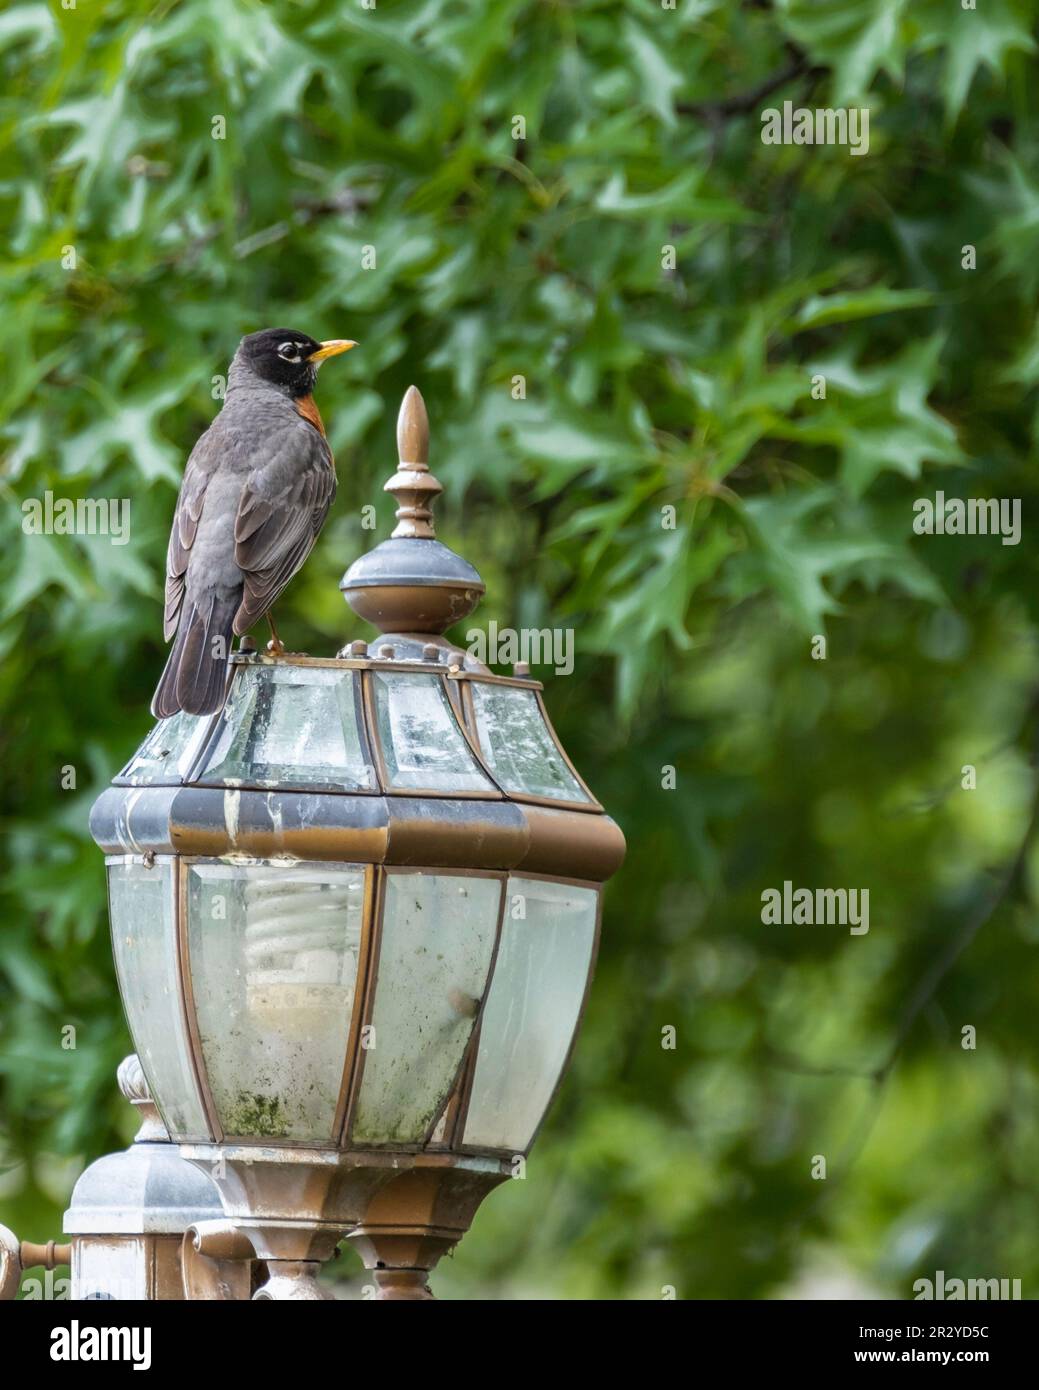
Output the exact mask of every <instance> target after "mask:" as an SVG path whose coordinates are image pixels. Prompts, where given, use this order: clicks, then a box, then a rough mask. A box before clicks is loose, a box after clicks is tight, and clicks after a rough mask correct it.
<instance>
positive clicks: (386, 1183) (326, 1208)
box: [180, 1144, 511, 1301]
mask: <svg viewBox="0 0 1039 1390" xmlns="http://www.w3.org/2000/svg"><path fill="white" fill-rule="evenodd" d="M180 1152H181V1154H182V1156H183V1157H184V1158H186V1159H189V1160H190V1161H191V1162H192V1163H193V1164H195V1166H196V1167H197V1168H200V1169H201V1170H202V1171H203V1172H205V1173H206V1174H207V1176H208V1177H210V1178H211V1179H212V1181H213V1183H214V1184H215V1186H216V1188H217V1191H218V1192H219V1194H220V1200H221V1203H222V1204H223V1208H224V1212H225V1214H226V1216H227V1219H228V1221H229V1222H230V1223H231V1225H232V1226H233V1227H234V1228H235V1230H236V1231H237V1232H239V1233H240V1234H241V1235H243V1236H245V1237H246V1238H247V1239H248V1241H249V1243H250V1245H251V1246H252V1249H253V1251H254V1252H255V1255H256V1258H257V1259H259V1260H264V1261H266V1262H267V1265H268V1271H269V1278H268V1281H267V1283H266V1284H265V1285H264V1286H263V1287H262V1288H261V1289H259V1290H258V1291H257V1292H256V1293H255V1294H254V1295H253V1296H254V1298H258V1299H265V1300H268V1299H269V1300H281V1299H321V1298H330V1297H332V1295H331V1294H329V1293H328V1292H327V1291H326V1290H325V1288H324V1286H323V1285H321V1284H320V1283H319V1282H318V1279H317V1275H318V1272H319V1270H320V1268H321V1265H322V1263H323V1262H324V1261H325V1260H328V1259H330V1258H331V1256H332V1255H333V1254H334V1252H335V1248H336V1246H337V1245H338V1243H339V1241H340V1240H341V1239H342V1238H343V1237H344V1236H345V1237H346V1239H347V1240H349V1241H350V1243H351V1244H352V1245H353V1246H354V1247H355V1248H356V1249H357V1251H358V1253H359V1254H360V1256H361V1258H362V1259H363V1260H364V1264H365V1267H366V1268H367V1269H369V1270H371V1271H372V1274H373V1276H374V1281H375V1289H376V1293H375V1298H376V1299H377V1300H380V1301H381V1300H398V1299H407V1300H415V1299H428V1298H432V1297H433V1294H432V1292H431V1291H430V1289H429V1285H428V1277H429V1271H430V1270H431V1269H432V1268H433V1267H434V1265H435V1264H436V1263H437V1261H438V1260H439V1259H440V1257H441V1256H442V1255H444V1254H445V1253H446V1252H447V1251H448V1250H450V1249H452V1248H453V1247H454V1246H455V1245H457V1244H458V1242H459V1241H460V1240H461V1238H462V1237H463V1236H464V1235H465V1233H466V1231H468V1229H469V1227H470V1225H471V1224H472V1220H473V1217H474V1216H475V1214H476V1211H477V1209H478V1207H479V1205H480V1203H481V1202H482V1201H483V1199H484V1198H485V1197H486V1196H487V1194H488V1193H489V1192H491V1191H492V1190H493V1189H494V1188H495V1187H497V1186H498V1185H499V1184H500V1183H503V1182H505V1181H506V1180H507V1179H508V1178H509V1176H510V1171H511V1170H510V1168H509V1166H508V1164H507V1163H506V1162H505V1161H503V1160H501V1159H496V1158H481V1157H475V1156H470V1155H461V1154H449V1153H419V1154H408V1153H390V1152H376V1151H367V1150H350V1151H348V1152H345V1153H338V1152H335V1151H320V1150H315V1149H298V1148H293V1149H289V1148H267V1147H265V1146H258V1145H257V1146H251V1145H250V1146H246V1145H236V1146H231V1145H218V1144H182V1145H181V1146H180Z"/></svg>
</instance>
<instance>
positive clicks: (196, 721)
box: [120, 711, 212, 786]
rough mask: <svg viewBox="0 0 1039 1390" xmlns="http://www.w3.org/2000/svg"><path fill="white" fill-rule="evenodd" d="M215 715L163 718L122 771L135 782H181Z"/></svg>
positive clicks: (176, 715)
mask: <svg viewBox="0 0 1039 1390" xmlns="http://www.w3.org/2000/svg"><path fill="white" fill-rule="evenodd" d="M211 719H212V716H211V715H208V714H203V715H198V714H185V713H184V712H183V711H181V713H180V714H175V715H173V716H172V718H170V719H160V720H159V722H158V724H156V725H155V727H154V729H152V731H151V733H150V734H149V735H148V737H147V738H146V739H145V740H144V742H143V743H142V744H141V746H140V748H138V750H137V752H136V753H135V754H134V755H133V757H132V758H131V759H130V761H129V762H128V763H127V765H126V766H125V767H124V768H123V770H122V772H121V773H120V776H121V777H125V778H126V779H127V780H128V781H130V782H132V783H133V784H134V785H135V786H148V785H155V784H156V783H162V782H166V783H170V782H181V781H183V779H184V778H185V777H186V776H187V774H188V772H189V771H190V769H191V764H192V763H193V762H194V761H195V757H196V756H197V754H198V752H199V747H200V745H201V743H202V739H203V736H204V734H205V732H206V730H207V729H208V728H209V725H210V722H211Z"/></svg>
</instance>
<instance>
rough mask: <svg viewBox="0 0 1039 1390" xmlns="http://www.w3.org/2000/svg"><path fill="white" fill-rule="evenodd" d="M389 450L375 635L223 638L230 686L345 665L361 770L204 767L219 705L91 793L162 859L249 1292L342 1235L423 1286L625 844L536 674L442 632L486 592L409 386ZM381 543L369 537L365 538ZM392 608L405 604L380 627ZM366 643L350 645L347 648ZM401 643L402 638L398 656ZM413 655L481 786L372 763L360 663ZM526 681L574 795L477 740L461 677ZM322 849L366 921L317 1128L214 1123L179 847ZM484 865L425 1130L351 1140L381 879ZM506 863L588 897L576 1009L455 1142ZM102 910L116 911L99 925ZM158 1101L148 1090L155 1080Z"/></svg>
mask: <svg viewBox="0 0 1039 1390" xmlns="http://www.w3.org/2000/svg"><path fill="white" fill-rule="evenodd" d="M398 446H399V451H400V458H401V462H400V465H399V468H398V470H397V472H396V473H395V474H394V477H393V478H391V480H390V482H389V483H388V484H387V488H388V489H389V490H390V491H393V492H395V493H397V494H398V495H400V496H401V498H402V505H401V507H400V509H399V510H398V514H397V515H398V522H399V524H398V528H397V530H396V531H395V532H394V533H393V537H391V540H390V541H388V542H384V543H383V546H381V547H377V548H376V549H375V550H374V551H371V552H369V554H368V555H367V556H365V557H362V560H361V561H358V562H357V563H356V564H355V565H354V566H352V567H351V569H350V570H349V571H348V573H347V575H346V576H344V580H343V584H342V586H341V587H342V588H343V590H344V592H345V593H346V595H347V598H348V601H350V602H351V603H352V604H353V605H354V607H355V608H356V609H357V610H358V611H359V612H361V613H362V615H363V616H366V617H368V618H369V619H370V620H372V621H374V622H375V623H376V624H377V625H378V626H382V627H383V631H384V634H385V636H384V643H383V644H381V645H380V648H379V650H378V651H377V652H376V653H375V654H372V653H371V652H370V651H369V650H368V649H367V648H366V647H364V644H359V643H355V644H353V645H352V647H351V649H350V650H349V652H348V653H343V654H342V655H340V656H339V657H337V658H314V657H307V656H284V655H283V656H268V655H260V654H257V653H255V652H251V651H248V650H247V651H244V652H239V653H237V654H236V655H235V656H234V657H233V658H232V660H231V662H230V663H229V672H228V691H230V689H231V683H232V682H233V680H234V679H235V675H236V673H237V672H240V671H242V670H243V668H245V669H248V668H254V667H260V668H262V667H265V666H276V667H278V668H282V669H284V668H289V669H293V668H298V669H302V670H306V669H325V670H329V669H330V670H336V671H342V672H344V673H346V672H352V673H355V674H354V675H353V678H352V682H351V683H352V685H354V687H355V689H354V692H353V694H354V703H353V709H354V715H355V719H356V721H357V733H358V737H359V741H360V748H361V751H362V755H363V757H364V760H365V763H366V766H367V767H368V769H369V771H370V776H371V781H372V785H371V786H365V787H356V788H355V787H350V788H347V787H345V786H344V785H343V784H339V785H335V784H333V783H324V784H322V783H317V784H313V783H305V782H303V781H302V780H297V782H296V783H293V782H292V780H291V779H287V780H284V781H283V780H278V781H277V782H275V783H272V782H270V781H264V780H252V781H250V780H248V779H243V780H236V781H235V782H234V784H233V785H231V784H230V783H228V782H222V781H218V780H217V779H216V778H213V777H212V776H210V777H209V778H208V779H207V775H206V772H205V769H206V768H207V766H208V764H209V761H210V759H211V758H212V756H213V754H214V751H215V749H216V747H217V744H218V741H219V738H220V735H221V725H222V720H223V711H221V712H218V713H217V714H215V715H214V716H212V718H211V720H210V722H209V724H208V726H207V727H206V728H205V732H204V733H203V734H202V735H201V736H200V737H199V738H198V740H197V742H196V743H195V744H194V751H193V754H192V756H191V763H190V766H188V767H187V768H186V769H185V774H184V776H183V777H174V776H172V775H171V776H168V777H166V778H165V779H163V778H159V779H155V780H153V779H151V778H142V777H137V776H135V775H134V774H133V773H132V772H131V770H130V769H131V768H132V766H133V763H131V764H130V765H128V768H127V769H125V770H124V772H123V773H121V774H120V775H119V776H118V777H117V778H116V779H115V780H114V783H113V785H112V787H110V788H109V789H108V790H107V791H106V792H104V793H103V794H102V796H101V797H100V798H99V800H98V801H97V803H96V804H95V807H94V809H93V812H92V815H91V831H92V833H93V835H94V838H95V840H96V841H97V843H98V844H99V845H100V846H101V848H102V849H103V850H104V851H105V852H106V858H107V862H109V863H123V862H127V860H129V861H130V862H133V863H140V864H144V865H155V866H159V865H161V864H167V863H168V864H169V865H170V866H171V878H172V885H173V888H172V891H173V911H174V923H175V946H176V971H177V988H178V996H179V1009H180V1013H181V1018H182V1022H183V1024H184V1030H185V1036H186V1039H187V1045H188V1049H189V1053H190V1058H191V1067H192V1073H193V1076H194V1079H195V1082H196V1086H197V1089H198V1095H199V1097H200V1099H201V1102H202V1110H203V1113H204V1115H205V1118H206V1121H207V1124H208V1126H209V1133H208V1135H204V1136H203V1135H200V1136H198V1137H197V1138H194V1137H193V1138H191V1139H190V1140H188V1139H181V1140H180V1141H179V1142H180V1149H181V1153H182V1155H183V1156H184V1157H186V1158H189V1159H190V1160H191V1161H192V1162H193V1163H195V1164H196V1165H197V1166H199V1167H201V1168H202V1169H203V1170H204V1171H206V1172H207V1173H208V1175H209V1176H210V1177H211V1178H212V1179H213V1181H214V1183H215V1184H216V1186H217V1188H218V1190H219V1192H220V1196H221V1200H222V1202H223V1206H224V1212H225V1216H226V1217H227V1220H228V1222H229V1223H230V1228H231V1229H233V1231H234V1232H237V1233H238V1235H239V1236H245V1237H247V1238H248V1241H249V1242H250V1248H251V1250H252V1251H253V1252H254V1253H255V1257H256V1258H257V1259H260V1260H264V1261H267V1262H268V1266H269V1269H270V1279H269V1282H268V1285H267V1286H265V1290H261V1292H260V1293H259V1294H258V1295H257V1296H258V1297H267V1298H317V1297H326V1296H327V1294H325V1293H324V1292H323V1290H322V1286H319V1285H318V1284H317V1282H316V1280H315V1278H314V1274H315V1273H316V1270H317V1268H318V1265H319V1263H320V1262H321V1261H322V1260H325V1259H327V1258H329V1256H330V1255H331V1254H332V1253H333V1251H334V1248H335V1246H336V1244H337V1243H338V1241H339V1239H340V1238H341V1237H342V1236H343V1235H344V1234H345V1236H346V1238H347V1239H349V1240H350V1241H351V1242H352V1243H354V1244H355V1246H356V1247H357V1248H358V1250H359V1251H360V1253H361V1255H362V1257H363V1258H364V1260H365V1263H366V1265H367V1267H368V1268H369V1269H371V1270H372V1272H373V1275H374V1277H375V1281H376V1284H377V1287H378V1290H379V1292H378V1295H377V1296H378V1297H380V1298H387V1299H396V1298H409V1299H410V1298H425V1297H431V1296H432V1295H431V1294H430V1293H429V1291H428V1285H427V1277H428V1272H429V1269H430V1268H431V1267H432V1265H433V1264H434V1263H435V1262H436V1260H437V1259H439V1257H440V1255H441V1254H443V1253H444V1251H445V1250H448V1249H450V1248H451V1247H452V1246H453V1245H454V1244H455V1243H456V1242H457V1241H458V1240H459V1239H460V1238H461V1236H462V1235H463V1234H464V1233H465V1231H466V1230H467V1229H468V1226H469V1224H470V1222H471V1220H472V1218H473V1215H474V1214H475V1211H476V1209H477V1207H478V1206H479V1204H480V1202H481V1201H482V1200H483V1198H484V1197H485V1196H486V1194H487V1193H488V1192H489V1191H491V1190H492V1189H493V1188H494V1187H496V1186H498V1185H499V1184H500V1183H502V1182H504V1181H506V1180H507V1179H508V1178H509V1177H510V1176H511V1175H512V1174H513V1173H514V1171H515V1170H516V1166H517V1161H518V1160H519V1159H521V1158H523V1157H525V1155H526V1154H527V1153H528V1152H529V1150H530V1147H531V1145H532V1144H533V1142H534V1140H535V1139H536V1137H537V1133H538V1131H539V1130H540V1124H541V1123H543V1122H544V1114H546V1113H547V1111H548V1109H549V1108H550V1107H551V1103H552V1098H554V1096H555V1092H556V1090H557V1089H558V1086H559V1084H561V1081H562V1078H563V1076H564V1075H565V1073H566V1070H567V1067H568V1065H569V1062H570V1057H571V1055H572V1051H573V1047H574V1044H575V1041H576V1037H577V1032H578V1030H579V1027H580V1022H581V1018H582V1016H583V1012H584V1006H585V1003H586V1002H587V997H588V990H589V988H590V983H591V979H592V974H593V972H594V967H595V960H596V955H597V951H598V944H599V935H600V930H601V909H602V893H601V886H602V884H603V882H604V881H605V880H606V879H607V878H609V877H610V875H611V874H612V873H613V872H615V870H616V869H617V868H618V867H619V865H620V863H621V862H622V860H623V857H624V837H623V835H622V834H621V831H620V830H619V828H618V827H617V826H616V825H615V823H614V822H613V821H612V820H611V819H610V818H609V817H608V816H607V815H606V814H605V812H604V810H603V808H602V806H601V804H600V803H599V802H598V801H597V800H596V799H595V798H594V796H593V795H592V793H591V792H590V791H589V790H588V788H587V786H586V784H585V782H584V781H583V779H582V778H581V777H580V774H579V773H578V772H577V770H576V768H575V767H574V765H573V763H572V762H571V760H570V758H569V757H568V756H567V754H566V752H565V750H564V749H563V748H562V745H561V744H560V741H559V738H558V736H557V735H556V732H555V730H554V729H553V727H552V724H551V722H550V720H549V719H548V715H547V711H546V710H545V706H544V699H543V693H542V686H541V683H540V682H538V681H535V680H531V679H529V678H528V677H526V676H521V675H517V676H514V677H503V676H496V675H494V674H492V673H491V672H490V671H489V670H488V669H487V667H485V666H483V665H482V664H481V663H479V662H476V661H474V660H473V658H472V657H471V656H470V655H469V654H468V653H466V652H464V651H462V650H461V649H460V648H458V647H456V646H454V645H453V644H451V643H450V642H449V641H447V640H446V639H445V638H444V636H443V631H444V630H445V628H446V626H447V625H448V623H450V622H453V621H457V620H458V618H459V617H465V616H466V614H467V613H468V612H469V611H471V609H472V607H473V606H474V605H475V602H476V601H478V599H479V597H480V594H482V592H483V585H482V581H480V579H479V576H478V575H477V574H476V572H475V570H473V569H472V567H471V566H469V565H467V563H466V562H465V561H463V560H461V559H460V558H459V557H458V556H455V555H453V553H452V552H451V551H448V550H447V549H446V548H445V547H443V546H442V545H441V544H440V542H438V541H436V539H435V536H434V532H433V523H432V515H431V509H430V505H429V503H430V501H431V499H432V497H434V496H435V495H436V493H438V492H439V491H440V485H439V483H437V482H436V480H435V479H434V478H433V477H432V474H430V473H429V470H428V465H427V464H426V462H425V460H426V455H427V451H428V421H427V420H426V415H425V407H424V404H423V403H422V398H421V396H420V395H419V394H418V392H417V391H416V390H415V388H414V387H412V388H411V389H410V390H409V392H408V393H407V395H406V396H405V398H404V402H403V404H402V407H401V413H400V419H399V421H398ZM380 552H382V553H380ZM391 623H401V624H402V626H401V628H400V630H398V631H389V630H388V627H389V625H390V624H391ZM360 648H364V650H363V651H362V650H360ZM402 653H404V654H403V655H402ZM377 672H386V673H391V672H393V673H407V674H420V675H424V676H427V677H429V678H431V679H432V680H435V681H437V682H439V684H440V688H441V690H442V692H443V695H444V700H445V705H446V708H447V709H448V710H449V711H450V712H451V716H452V718H453V720H454V724H455V727H456V728H457V730H458V731H459V733H460V734H461V736H462V739H463V740H464V744H465V747H466V749H467V750H468V752H469V754H470V756H471V758H472V760H473V766H474V767H475V768H476V769H478V770H479V772H480V773H481V775H482V777H483V778H484V779H486V783H485V785H484V786H482V787H479V788H474V789H473V790H469V791H465V792H457V791H456V792H451V791H444V790H442V789H438V788H436V787H433V786H430V787H427V788H397V787H394V786H393V785H392V782H391V779H390V778H389V776H388V773H387V766H386V758H385V753H384V750H383V747H382V743H381V738H380V733H379V725H378V719H377V717H376V705H375V692H374V689H373V683H374V679H375V673H377ZM478 682H483V683H488V684H499V685H505V686H512V687H519V688H522V689H524V690H527V691H530V692H532V694H533V696H534V699H535V701H536V703H537V706H538V709H539V712H540V715H541V717H542V719H543V720H544V726H545V729H546V730H547V733H548V736H549V738H550V739H551V741H552V743H553V744H554V746H555V748H556V750H557V752H558V755H559V757H560V759H561V760H562V763H563V765H564V766H565V767H566V769H567V770H568V772H569V773H570V775H571V776H572V777H573V778H574V781H575V784H576V785H577V786H578V787H579V788H581V790H582V792H583V793H584V795H585V796H587V798H588V800H587V801H583V800H576V799H556V798H549V797H544V796H536V795H527V794H523V793H517V792H512V791H506V790H504V789H503V787H502V786H501V785H500V784H499V782H498V781H497V780H496V779H495V777H494V775H493V773H492V771H491V769H490V767H489V765H488V760H487V758H486V757H485V755H484V751H483V750H482V749H481V746H480V741H479V730H478V723H477V719H476V710H475V705H474V699H473V686H474V684H476V683H478ZM272 860H273V861H275V862H277V863H279V864H292V865H293V866H298V867H302V866H305V865H328V864H331V863H335V864H337V865H341V866H355V867H358V868H362V869H363V871H364V875H365V885H364V904H363V917H362V928H361V940H360V944H359V948H358V964H357V976H356V980H355V988H354V1001H353V1012H352V1017H351V1020H350V1024H349V1030H348V1035H347V1038H348V1040H347V1045H346V1052H345V1058H344V1068H343V1074H342V1078H341V1082H340V1090H339V1097H338V1101H337V1105H336V1109H335V1119H334V1124H333V1130H332V1133H331V1134H330V1135H329V1137H328V1139H327V1140H298V1139H281V1138H278V1139H276V1140H274V1141H272V1140H271V1139H269V1138H266V1137H262V1136H252V1137H250V1136H237V1135H227V1134H225V1132H224V1130H223V1128H222V1126H221V1123H220V1119H219V1115H218V1113H217V1106H216V1104H215V1101H214V1098H213V1094H212V1091H211V1088H210V1084H209V1078H208V1075H207V1069H206V1061H205V1056H204V1052H203V1047H202V1041H201V1036H200V1032H199V1024H198V1018H197V1014H196V1009H195V1000H194V992H193V991H194V986H193V979H192V961H191V947H190V939H189V932H188V912H187V905H188V891H187V876H188V873H189V871H190V868H191V865H192V864H197V863H207V864H212V863H214V862H215V863H223V864H228V863H235V864H250V863H252V864H256V863H264V862H269V861H272ZM423 872H424V873H433V874H440V875H443V874H449V875H454V876H459V877H482V878H489V879H493V880H495V881H496V882H497V883H498V884H499V885H500V887H499V902H498V911H497V922H496V926H495V937H494V943H493V947H492V951H491V955H490V963H489V966H488V971H487V976H486V983H485V986H484V993H483V996H482V999H481V1000H480V1001H476V1003H475V1007H476V1008H477V1010H478V1011H479V1012H477V1014H476V1015H475V1023H474V1026H473V1028H472V1032H471V1034H470V1037H469V1039H468V1042H467V1045H466V1047H465V1050H464V1052H463V1055H462V1057H461V1059H460V1062H459V1064H458V1067H457V1070H456V1073H455V1076H454V1078H453V1081H452V1084H451V1086H450V1088H449V1089H448V1091H447V1093H446V1095H445V1096H444V1098H443V1100H442V1102H441V1104H440V1106H439V1109H438V1110H437V1112H436V1114H435V1115H433V1116H432V1117H431V1119H430V1121H429V1123H428V1125H427V1128H426V1131H425V1133H424V1135H423V1138H422V1140H421V1142H415V1143H379V1144H374V1143H362V1142H355V1141H354V1140H353V1139H352V1137H351V1126H352V1124H353V1120H354V1115H355V1113H356V1108H357V1103H358V1097H359V1095H360V1090H361V1086H362V1084H363V1080H364V1072H365V1064H366V1054H365V1050H364V1048H363V1047H362V1046H361V1045H360V1039H361V1037H362V1029H363V1028H364V1027H365V1026H366V1025H368V1024H370V1022H371V1019H372V1013H373V1009H374V1006H375V998H376V986H377V983H378V969H379V960H380V943H381V935H382V925H383V915H384V910H385V898H386V883H387V881H388V877H389V875H391V874H408V873H423ZM510 876H516V877H520V878H524V879H537V880H544V881H548V882H552V883H557V884H566V885H571V886H574V887H580V888H584V889H591V890H594V891H595V893H596V916H595V923H594V934H593V940H592V945H591V953H590V960H589V967H588V971H587V975H586V979H585V987H584V991H583V995H582V1001H581V1006H580V1010H579V1012H578V1015H577V1018H576V1020H575V1024H574V1028H573V1031H572V1034H571V1037H570V1039H569V1043H568V1047H567V1049H566V1052H565V1056H564V1060H563V1064H562V1066H561V1068H560V1072H559V1076H558V1077H557V1078H556V1079H555V1087H554V1089H553V1092H552V1098H550V1099H549V1101H548V1104H547V1105H546V1107H545V1111H544V1113H543V1114H542V1119H541V1122H540V1123H539V1125H538V1127H537V1129H536V1130H535V1132H534V1134H533V1136H532V1137H531V1139H530V1142H529V1143H528V1144H527V1145H526V1146H525V1148H524V1149H523V1150H522V1151H519V1152H517V1151H513V1150H509V1149H495V1148H487V1147H481V1146H475V1145H465V1144H464V1142H463V1141H464V1132H465V1124H466V1120H467V1115H468V1107H469V1103H470V1096H471V1092H472V1085H473V1077H474V1073H475V1068H476V1059H477V1055H478V1048H479V1039H480V1028H481V1021H482V1020H481V1014H482V1001H483V1000H484V999H486V997H487V992H488V990H489V989H490V987H491V985H492V983H493V980H494V978H495V969H496V965H497V957H498V949H499V945H500V942H501V938H502V931H503V922H504V913H505V906H506V897H507V884H508V881H509V878H510ZM114 930H115V922H114V921H113V931H114ZM153 1094H154V1095H155V1099H156V1101H157V1103H158V1104H159V1106H160V1108H161V1107H162V1103H163V1097H162V1096H161V1095H158V1094H156V1093H155V1091H154V1088H153Z"/></svg>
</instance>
